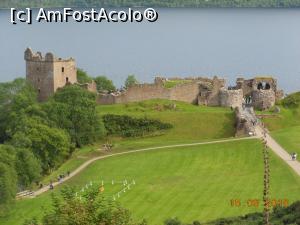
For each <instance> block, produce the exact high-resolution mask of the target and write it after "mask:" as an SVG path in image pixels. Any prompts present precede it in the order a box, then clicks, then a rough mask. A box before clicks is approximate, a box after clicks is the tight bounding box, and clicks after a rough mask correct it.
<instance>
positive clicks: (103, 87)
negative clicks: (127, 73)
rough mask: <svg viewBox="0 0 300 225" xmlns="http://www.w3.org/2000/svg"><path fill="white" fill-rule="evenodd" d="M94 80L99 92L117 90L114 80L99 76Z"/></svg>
mask: <svg viewBox="0 0 300 225" xmlns="http://www.w3.org/2000/svg"><path fill="white" fill-rule="evenodd" d="M94 80H95V82H96V84H97V90H98V91H99V92H103V91H115V90H116V87H115V86H114V84H113V82H112V80H109V79H108V78H107V77H106V76H98V77H96V78H95V79H94Z"/></svg>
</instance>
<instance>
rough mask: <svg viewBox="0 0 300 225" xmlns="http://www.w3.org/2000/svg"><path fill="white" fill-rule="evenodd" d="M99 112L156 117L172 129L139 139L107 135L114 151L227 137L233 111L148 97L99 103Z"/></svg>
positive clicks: (229, 135) (232, 131)
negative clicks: (138, 100)
mask: <svg viewBox="0 0 300 225" xmlns="http://www.w3.org/2000/svg"><path fill="white" fill-rule="evenodd" d="M97 110H98V112H99V113H100V115H105V114H116V115H129V116H132V117H137V118H142V117H147V118H151V119H158V120H160V121H162V122H166V123H170V124H172V125H173V128H172V129H170V130H168V131H166V132H164V133H161V134H159V135H156V136H148V137H143V138H126V139H124V138H119V137H110V140H111V141H112V142H113V143H115V150H116V151H119V150H125V149H127V150H130V149H136V148H143V147H149V146H152V147H153V146H160V145H168V144H176V143H191V142H199V141H207V140H212V139H220V138H229V137H233V136H234V134H235V128H234V112H233V111H231V110H230V109H227V108H221V107H203V106H202V107H199V106H196V105H191V104H188V103H183V102H177V101H168V100H149V101H143V102H138V103H129V104H116V105H102V106H98V108H97Z"/></svg>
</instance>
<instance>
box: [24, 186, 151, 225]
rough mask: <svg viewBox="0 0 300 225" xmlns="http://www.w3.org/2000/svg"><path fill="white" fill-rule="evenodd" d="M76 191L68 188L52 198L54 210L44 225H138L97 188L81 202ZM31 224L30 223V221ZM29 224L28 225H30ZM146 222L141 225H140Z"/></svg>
mask: <svg viewBox="0 0 300 225" xmlns="http://www.w3.org/2000/svg"><path fill="white" fill-rule="evenodd" d="M75 192H76V191H75V190H74V189H73V188H70V187H67V188H64V189H63V190H62V191H61V196H52V200H53V209H52V211H47V212H46V214H45V215H44V217H43V222H42V224H43V225H58V224H61V225H99V224H105V225H125V224H126V225H138V224H136V223H134V222H133V221H132V219H131V216H130V213H129V211H128V210H126V209H123V208H122V207H121V206H119V205H118V204H117V203H116V202H114V201H108V200H106V199H105V198H104V197H103V196H102V195H101V193H100V192H99V191H98V188H97V187H93V188H89V190H88V191H87V192H86V193H85V194H84V196H83V197H82V199H81V200H80V199H79V198H78V197H76V196H75ZM29 222H30V221H29ZM29 224H30V223H27V224H26V225H29ZM142 224H144V225H145V222H142V223H140V225H142Z"/></svg>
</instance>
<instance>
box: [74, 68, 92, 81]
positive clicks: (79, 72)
mask: <svg viewBox="0 0 300 225" xmlns="http://www.w3.org/2000/svg"><path fill="white" fill-rule="evenodd" d="M92 80H93V79H92V78H91V77H90V76H89V75H88V74H87V73H86V72H85V71H84V70H82V69H77V81H78V83H80V84H86V83H91V82H92Z"/></svg>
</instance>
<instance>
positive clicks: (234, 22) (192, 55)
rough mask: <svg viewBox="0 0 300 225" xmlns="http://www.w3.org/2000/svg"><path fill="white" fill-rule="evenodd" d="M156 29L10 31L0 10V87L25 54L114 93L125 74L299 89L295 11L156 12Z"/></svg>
mask: <svg viewBox="0 0 300 225" xmlns="http://www.w3.org/2000/svg"><path fill="white" fill-rule="evenodd" d="M157 11H158V13H159V20H158V21H157V22H155V23H148V22H144V23H106V22H104V23H73V22H72V23H48V24H45V23H34V24H33V25H25V24H18V25H12V24H11V23H10V22H9V18H10V11H9V10H0V46H1V48H0V82H4V81H9V80H12V79H14V78H16V77H19V76H22V77H23V76H24V75H25V62H24V59H23V52H24V50H25V48H26V47H28V46H30V47H31V48H32V49H33V50H35V51H41V52H43V53H45V52H47V51H52V52H53V53H55V55H57V56H59V57H70V56H72V57H73V58H75V59H76V61H77V65H78V67H80V68H83V69H84V70H86V71H87V72H88V73H89V74H91V75H92V76H97V75H107V76H109V77H110V78H111V79H112V80H113V81H114V82H115V84H116V85H117V86H120V85H122V83H123V82H124V80H125V78H126V77H127V75H128V74H135V75H136V77H137V78H138V79H139V80H140V81H141V82H151V81H152V80H153V79H154V77H155V76H156V75H162V76H167V77H168V76H169V77H170V76H198V75H199V76H208V77H211V76H213V75H218V76H220V77H224V78H227V79H228V83H229V84H234V81H235V79H236V78H237V77H239V76H244V77H247V78H250V77H253V76H255V75H273V76H275V77H276V78H278V83H279V86H280V87H281V88H283V89H284V90H285V91H286V92H292V91H296V90H300V9H157Z"/></svg>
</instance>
